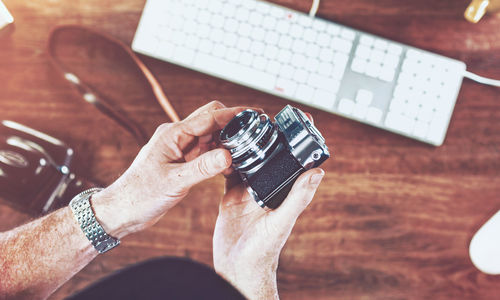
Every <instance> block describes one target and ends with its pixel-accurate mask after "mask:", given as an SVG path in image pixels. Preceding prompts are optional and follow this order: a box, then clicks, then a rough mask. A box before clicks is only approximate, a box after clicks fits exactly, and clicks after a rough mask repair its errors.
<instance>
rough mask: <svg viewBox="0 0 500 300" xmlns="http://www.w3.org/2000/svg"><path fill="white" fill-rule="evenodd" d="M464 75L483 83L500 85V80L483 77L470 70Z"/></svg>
mask: <svg viewBox="0 0 500 300" xmlns="http://www.w3.org/2000/svg"><path fill="white" fill-rule="evenodd" d="M464 77H467V78H469V79H470V80H474V81H476V82H479V83H482V84H487V85H491V86H496V87H500V80H495V79H491V78H486V77H482V76H479V75H477V74H474V73H471V72H469V71H465V73H464Z"/></svg>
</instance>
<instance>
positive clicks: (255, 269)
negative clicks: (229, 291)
mask: <svg viewBox="0 0 500 300" xmlns="http://www.w3.org/2000/svg"><path fill="white" fill-rule="evenodd" d="M234 266H237V269H232V270H230V269H224V268H215V270H216V272H217V274H219V275H220V276H222V277H223V278H224V279H226V280H227V281H229V282H230V283H231V284H232V285H233V286H234V287H236V288H237V289H238V290H239V291H240V292H241V293H242V294H243V295H244V296H245V297H246V298H248V299H252V300H260V299H263V300H264V299H266V300H267V299H279V296H278V285H277V279H276V269H275V268H271V269H270V270H269V269H267V270H264V269H265V268H259V266H258V265H249V266H248V267H244V266H243V264H234V265H233V267H234Z"/></svg>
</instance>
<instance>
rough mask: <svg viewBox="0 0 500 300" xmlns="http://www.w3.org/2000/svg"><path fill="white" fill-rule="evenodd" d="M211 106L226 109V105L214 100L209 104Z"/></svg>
mask: <svg viewBox="0 0 500 300" xmlns="http://www.w3.org/2000/svg"><path fill="white" fill-rule="evenodd" d="M209 105H210V106H212V107H215V108H223V107H226V106H225V105H224V104H222V102H220V101H219V100H212V101H210V103H209Z"/></svg>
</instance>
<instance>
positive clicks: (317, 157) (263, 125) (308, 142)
mask: <svg viewBox="0 0 500 300" xmlns="http://www.w3.org/2000/svg"><path fill="white" fill-rule="evenodd" d="M220 142H221V144H222V145H223V146H224V147H225V148H226V149H228V150H229V151H230V152H231V156H232V158H233V168H234V169H235V170H236V171H237V172H238V173H239V175H240V176H241V179H242V180H243V183H244V184H245V185H246V186H247V190H248V191H249V193H250V194H251V195H252V196H253V198H254V199H255V201H257V203H258V204H259V205H260V206H261V207H267V208H271V209H275V208H277V207H278V206H279V205H280V204H281V203H282V202H283V200H284V199H285V198H286V196H287V195H288V192H289V191H290V189H291V188H292V185H293V183H294V182H295V180H296V179H297V177H298V176H299V175H300V174H302V173H303V172H305V171H306V170H309V169H311V168H314V167H317V166H319V165H320V164H321V163H323V162H324V161H325V160H326V159H328V158H329V157H330V153H329V152H328V148H327V146H326V145H325V140H324V138H323V136H322V135H321V133H320V132H319V131H318V130H317V129H316V127H314V125H313V124H312V123H311V122H310V121H309V119H308V118H307V116H306V115H305V114H304V113H303V112H302V111H300V110H299V109H297V108H294V107H291V106H290V105H287V106H285V108H283V110H281V112H279V113H278V114H277V115H276V117H275V122H274V123H273V122H271V120H270V119H269V117H268V116H267V115H265V114H260V115H259V113H258V112H256V111H254V110H245V111H243V112H241V113H239V114H238V115H237V116H236V117H234V118H233V119H232V120H231V121H230V122H229V123H228V124H227V125H226V127H224V129H222V131H221V133H220Z"/></svg>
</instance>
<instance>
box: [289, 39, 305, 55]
mask: <svg viewBox="0 0 500 300" xmlns="http://www.w3.org/2000/svg"><path fill="white" fill-rule="evenodd" d="M306 48H307V44H306V42H304V41H303V40H299V39H296V40H295V41H294V42H293V46H292V49H293V51H295V52H296V53H305V52H306Z"/></svg>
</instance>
